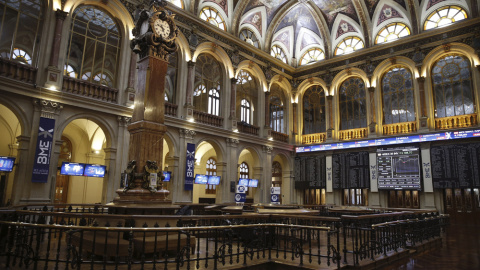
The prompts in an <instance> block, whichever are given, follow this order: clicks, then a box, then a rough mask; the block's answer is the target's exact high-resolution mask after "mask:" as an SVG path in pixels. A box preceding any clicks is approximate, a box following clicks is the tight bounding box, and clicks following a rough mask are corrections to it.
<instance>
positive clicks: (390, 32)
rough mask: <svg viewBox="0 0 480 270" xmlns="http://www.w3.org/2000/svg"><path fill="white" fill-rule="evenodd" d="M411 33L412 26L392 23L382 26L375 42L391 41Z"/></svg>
mask: <svg viewBox="0 0 480 270" xmlns="http://www.w3.org/2000/svg"><path fill="white" fill-rule="evenodd" d="M409 35H410V28H408V26H406V25H405V24H403V23H391V24H389V25H387V26H385V27H384V28H382V29H381V30H380V31H379V32H378V35H377V38H376V39H375V44H381V43H385V42H391V41H394V40H397V39H399V38H402V37H406V36H409Z"/></svg>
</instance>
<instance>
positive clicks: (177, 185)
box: [168, 129, 196, 202]
mask: <svg viewBox="0 0 480 270" xmlns="http://www.w3.org/2000/svg"><path fill="white" fill-rule="evenodd" d="M195 134H196V132H195V131H194V130H190V129H179V137H180V140H179V144H178V145H179V148H178V156H179V157H180V159H179V160H178V173H177V174H176V175H175V176H174V177H175V179H174V180H173V182H172V184H173V185H172V186H174V187H173V196H172V198H174V200H175V202H192V194H193V191H190V190H185V173H186V166H187V161H186V155H187V143H193V142H194V141H193V140H194V137H195ZM168 165H169V166H170V163H169V164H168Z"/></svg>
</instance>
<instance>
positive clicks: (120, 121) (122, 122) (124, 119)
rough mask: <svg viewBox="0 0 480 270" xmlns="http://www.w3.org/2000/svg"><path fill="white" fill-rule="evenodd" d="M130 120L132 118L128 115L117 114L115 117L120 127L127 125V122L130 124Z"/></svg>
mask: <svg viewBox="0 0 480 270" xmlns="http://www.w3.org/2000/svg"><path fill="white" fill-rule="evenodd" d="M131 120H132V118H131V117H128V116H118V117H117V121H118V125H119V126H121V127H126V126H128V124H130V122H131Z"/></svg>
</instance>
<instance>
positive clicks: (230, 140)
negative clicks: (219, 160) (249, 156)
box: [225, 138, 240, 147]
mask: <svg viewBox="0 0 480 270" xmlns="http://www.w3.org/2000/svg"><path fill="white" fill-rule="evenodd" d="M225 141H226V142H227V146H230V147H238V144H239V143H240V141H239V140H238V139H233V138H226V139H225Z"/></svg>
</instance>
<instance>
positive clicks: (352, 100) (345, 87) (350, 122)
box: [339, 77, 367, 130]
mask: <svg viewBox="0 0 480 270" xmlns="http://www.w3.org/2000/svg"><path fill="white" fill-rule="evenodd" d="M339 99H340V100H339V102H340V104H339V107H340V129H341V130H347V129H355V128H362V127H366V126H367V104H366V98H365V84H364V83H363V80H362V79H361V78H358V77H352V78H349V79H347V80H346V81H344V82H343V83H342V85H341V86H340V96H339Z"/></svg>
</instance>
